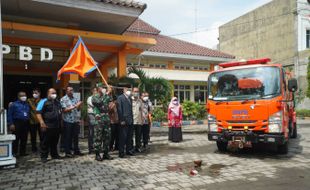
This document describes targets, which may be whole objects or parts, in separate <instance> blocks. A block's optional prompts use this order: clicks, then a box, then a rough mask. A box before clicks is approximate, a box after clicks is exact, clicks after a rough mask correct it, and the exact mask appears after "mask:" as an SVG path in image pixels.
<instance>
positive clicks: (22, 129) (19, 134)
mask: <svg viewBox="0 0 310 190" xmlns="http://www.w3.org/2000/svg"><path fill="white" fill-rule="evenodd" d="M14 125H15V131H14V132H13V134H14V135H15V138H16V139H15V140H14V141H13V154H15V155H16V154H17V153H18V150H19V154H20V155H24V154H26V145H27V137H28V130H29V121H28V120H15V121H14Z"/></svg>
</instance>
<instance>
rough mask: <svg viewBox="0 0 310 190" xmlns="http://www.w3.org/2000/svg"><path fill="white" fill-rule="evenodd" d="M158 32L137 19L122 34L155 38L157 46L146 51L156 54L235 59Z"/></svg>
mask: <svg viewBox="0 0 310 190" xmlns="http://www.w3.org/2000/svg"><path fill="white" fill-rule="evenodd" d="M159 33H160V30H158V29H156V28H155V27H153V26H152V25H150V24H148V23H146V22H144V21H142V20H140V19H137V20H136V21H135V22H134V23H133V24H132V25H131V26H130V27H129V28H128V29H127V31H126V32H125V33H124V34H125V35H132V36H141V37H150V38H155V39H156V41H157V44H156V45H155V46H152V47H151V48H150V49H148V51H151V52H158V53H172V54H183V55H197V56H208V57H220V58H231V59H234V58H235V57H234V56H232V55H229V54H226V53H223V52H220V51H217V50H213V49H210V48H207V47H204V46H200V45H197V44H194V43H190V42H187V41H184V40H180V39H176V38H172V37H169V36H165V35H161V34H159Z"/></svg>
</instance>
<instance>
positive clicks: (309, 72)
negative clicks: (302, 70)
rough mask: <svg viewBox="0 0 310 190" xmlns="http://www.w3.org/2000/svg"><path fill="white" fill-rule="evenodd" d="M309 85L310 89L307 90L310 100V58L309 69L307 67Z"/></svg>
mask: <svg viewBox="0 0 310 190" xmlns="http://www.w3.org/2000/svg"><path fill="white" fill-rule="evenodd" d="M307 83H308V88H307V93H306V95H307V97H308V98H310V57H309V58H308V67H307Z"/></svg>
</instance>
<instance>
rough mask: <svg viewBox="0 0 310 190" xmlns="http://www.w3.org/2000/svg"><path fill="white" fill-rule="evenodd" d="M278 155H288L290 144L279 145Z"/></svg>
mask: <svg viewBox="0 0 310 190" xmlns="http://www.w3.org/2000/svg"><path fill="white" fill-rule="evenodd" d="M278 153H279V154H287V153H288V142H285V143H284V144H281V145H278Z"/></svg>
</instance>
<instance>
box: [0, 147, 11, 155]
mask: <svg viewBox="0 0 310 190" xmlns="http://www.w3.org/2000/svg"><path fill="white" fill-rule="evenodd" d="M6 157H9V145H8V144H0V158H6Z"/></svg>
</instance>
